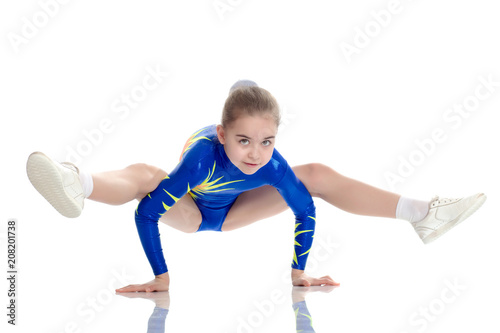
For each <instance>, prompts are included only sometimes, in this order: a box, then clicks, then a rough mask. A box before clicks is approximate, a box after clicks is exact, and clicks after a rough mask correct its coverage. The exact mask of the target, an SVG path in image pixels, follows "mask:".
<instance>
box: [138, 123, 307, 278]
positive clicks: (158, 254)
mask: <svg viewBox="0 0 500 333" xmlns="http://www.w3.org/2000/svg"><path fill="white" fill-rule="evenodd" d="M264 185H271V186H274V187H275V188H276V189H277V190H278V192H279V193H280V194H281V195H282V196H283V198H284V199H285V201H286V203H287V204H288V206H289V207H290V208H291V209H292V211H293V213H294V214H295V245H294V254H293V261H292V268H296V269H301V270H303V269H305V265H306V261H307V256H308V254H309V251H310V249H311V245H312V241H313V235H314V228H315V224H316V209H315V206H314V202H313V200H312V197H311V195H310V194H309V192H308V191H307V189H306V187H305V186H304V184H302V182H301V181H300V180H299V179H298V178H297V177H296V176H295V174H294V173H293V171H292V169H291V167H290V166H289V165H288V163H287V162H286V160H285V159H284V158H283V157H282V156H281V155H280V153H278V151H277V150H276V149H274V151H273V155H272V158H271V160H270V161H269V162H268V163H267V164H266V165H264V166H263V167H261V168H260V169H259V170H258V171H257V172H255V173H254V174H252V175H247V174H244V173H243V172H241V170H239V169H238V168H237V167H236V166H235V165H234V164H233V163H232V162H231V161H230V160H229V158H228V157H227V155H226V152H225V151H224V146H223V145H222V144H221V143H220V142H219V140H218V138H217V132H216V125H211V126H208V127H205V128H203V129H201V130H199V131H197V132H196V133H194V134H193V135H192V136H191V137H190V138H189V139H188V141H187V143H186V145H185V147H184V149H183V152H182V155H181V159H180V162H179V164H177V166H176V167H175V168H174V170H173V171H172V172H171V173H170V174H169V175H168V176H167V177H165V179H163V180H162V181H161V183H160V184H159V185H158V187H157V188H156V189H155V190H154V191H152V192H151V193H149V194H148V195H147V196H146V197H144V198H143V199H142V200H141V202H140V203H139V205H138V207H137V209H136V213H135V221H136V226H137V231H138V233H139V237H140V239H141V243H142V246H143V248H144V251H145V252H146V256H147V258H148V260H149V263H150V265H151V267H152V268H153V272H154V274H155V275H159V274H163V273H165V272H167V271H168V269H167V265H166V263H165V259H164V256H163V251H162V248H161V242H160V233H159V229H158V220H159V219H160V218H161V216H162V215H163V214H165V212H167V211H168V210H169V209H170V208H171V207H172V206H173V205H174V204H175V203H176V202H177V200H179V199H180V198H181V197H182V196H184V195H185V194H186V193H189V194H190V195H191V197H192V198H193V199H194V202H195V203H196V205H197V206H198V208H199V210H200V213H201V215H202V223H201V225H200V228H199V230H198V231H204V230H214V231H221V227H222V224H223V223H224V219H225V217H226V215H227V213H228V212H229V209H230V208H231V206H232V205H233V203H234V202H235V200H236V198H237V197H238V195H239V194H241V193H242V192H245V191H249V190H251V189H254V188H257V187H260V186H264Z"/></svg>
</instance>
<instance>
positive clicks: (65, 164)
mask: <svg viewBox="0 0 500 333" xmlns="http://www.w3.org/2000/svg"><path fill="white" fill-rule="evenodd" d="M61 165H63V166H65V167H66V168H68V169H72V170H74V171H76V173H77V174H80V170H79V169H78V167H77V166H76V165H74V164H73V163H71V162H61Z"/></svg>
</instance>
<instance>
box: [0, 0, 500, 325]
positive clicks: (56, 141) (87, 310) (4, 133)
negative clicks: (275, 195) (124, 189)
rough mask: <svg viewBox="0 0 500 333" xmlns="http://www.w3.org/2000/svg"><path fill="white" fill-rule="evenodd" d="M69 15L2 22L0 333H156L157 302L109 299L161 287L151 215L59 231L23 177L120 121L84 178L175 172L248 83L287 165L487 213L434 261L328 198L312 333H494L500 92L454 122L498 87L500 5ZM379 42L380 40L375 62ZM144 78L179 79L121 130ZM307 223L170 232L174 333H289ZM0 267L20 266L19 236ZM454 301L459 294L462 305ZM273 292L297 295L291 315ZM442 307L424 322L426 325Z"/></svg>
mask: <svg viewBox="0 0 500 333" xmlns="http://www.w3.org/2000/svg"><path fill="white" fill-rule="evenodd" d="M46 3H51V4H52V5H51V6H52V7H50V6H49V7H48V8H51V9H50V10H52V12H51V16H50V17H49V16H48V15H47V14H43V9H42V5H41V4H46ZM54 3H56V2H54V1H52V2H50V1H48V0H45V1H44V0H41V1H26V0H23V1H15V2H12V1H9V2H8V4H7V2H2V4H1V5H0V22H1V36H2V41H1V43H0V52H1V53H0V56H1V62H0V73H1V74H0V89H1V90H0V91H1V98H0V110H1V122H0V124H1V131H0V135H1V140H0V144H1V152H2V155H1V156H2V157H1V164H0V168H1V172H0V180H1V189H2V191H1V192H0V220H1V221H2V224H1V225H2V226H3V227H2V230H0V233H1V234H5V232H6V222H7V221H8V219H9V218H17V220H18V221H19V229H18V233H19V236H18V249H19V253H18V259H19V261H18V264H19V279H18V287H17V288H18V299H17V300H18V309H17V314H18V326H16V327H12V326H11V325H8V324H7V323H6V321H7V317H6V316H5V314H6V312H7V310H6V309H5V308H6V304H7V301H8V300H7V296H6V294H7V283H6V280H5V279H1V280H2V283H0V290H1V292H0V295H2V296H1V300H0V304H1V308H2V309H3V310H2V311H1V313H2V315H1V316H0V318H2V320H1V324H0V325H1V326H0V327H2V329H1V330H2V332H4V328H8V331H9V332H11V331H12V332H29V331H34V330H36V331H37V332H109V331H115V332H119V331H125V330H126V331H127V332H128V331H136V332H144V331H146V330H147V323H148V319H149V316H150V315H151V313H152V310H153V307H154V303H152V302H151V301H149V300H143V299H139V300H131V299H128V298H124V297H121V296H114V295H113V296H111V292H109V291H108V288H110V289H113V288H117V287H120V286H122V285H123V283H121V282H120V281H117V280H116V278H115V275H116V274H121V273H123V272H126V277H125V278H122V279H125V280H127V281H126V282H127V283H141V282H146V281H148V280H150V279H151V278H152V272H151V269H150V267H149V265H148V263H147V260H146V258H145V256H144V254H143V252H142V248H141V246H140V243H139V240H138V237H137V233H136V230H135V224H134V221H133V216H132V213H133V210H134V209H135V207H136V203H135V202H131V203H129V204H126V205H123V206H120V207H115V206H106V205H103V204H98V203H95V202H90V201H87V202H86V204H85V205H86V206H85V210H84V212H83V214H82V215H81V216H80V217H79V218H78V219H73V220H70V219H66V218H64V217H62V216H60V215H59V214H58V213H57V212H56V211H55V210H54V209H53V208H52V207H51V206H50V205H49V204H48V203H47V202H46V201H45V200H44V199H43V198H42V197H41V196H40V195H39V194H38V193H37V192H36V190H35V189H34V188H33V187H32V186H31V184H30V183H29V181H28V178H27V176H26V172H25V164H26V159H27V157H28V155H29V154H30V153H31V152H33V151H37V150H39V151H43V152H45V153H46V154H48V155H50V156H52V157H53V158H55V159H57V160H61V161H62V160H65V159H67V154H68V150H69V149H70V148H71V149H76V147H78V145H80V146H81V145H84V143H82V142H84V141H85V140H87V139H86V137H85V135H84V131H87V132H92V131H93V130H95V129H96V128H98V127H99V124H100V123H101V122H102V121H103V119H109V121H110V122H111V123H112V126H113V127H112V130H109V131H108V132H109V133H106V134H103V136H102V137H101V138H99V137H98V136H95V137H94V139H95V140H98V141H95V142H96V143H95V144H93V145H92V146H91V148H90V151H88V154H87V156H84V158H83V159H82V161H81V162H80V163H79V166H80V167H81V168H83V169H85V170H87V171H90V172H97V171H105V170H113V169H120V168H123V167H125V166H127V165H129V164H132V163H136V162H145V163H150V164H153V165H157V166H159V167H161V168H163V169H165V170H166V171H170V170H171V169H173V167H174V166H175V164H176V162H177V160H178V157H179V154H180V151H181V148H182V145H183V144H184V142H185V140H186V138H187V137H188V136H189V135H190V134H191V133H193V132H194V131H195V130H197V129H199V128H201V127H203V126H206V125H209V124H213V123H217V122H219V119H220V114H221V110H222V106H223V103H224V100H225V98H226V96H227V92H228V89H229V87H230V86H231V85H232V84H233V82H234V81H236V80H238V79H243V78H248V79H252V80H255V81H256V82H257V83H259V85H260V86H262V87H264V88H266V89H268V90H269V91H271V92H272V93H273V94H274V95H275V96H276V98H277V99H278V101H279V102H280V104H281V106H282V108H283V110H284V111H285V110H286V112H285V116H284V120H285V123H286V124H285V125H286V126H285V127H283V128H281V129H280V133H279V136H278V141H277V149H278V150H279V151H280V152H281V153H282V154H283V155H284V156H285V158H287V160H288V161H289V163H290V164H291V165H297V164H303V163H309V162H321V163H324V164H327V165H329V166H331V167H332V168H334V169H336V170H337V171H339V172H340V173H343V174H345V175H348V176H350V177H353V178H356V179H359V180H361V181H364V182H367V183H370V184H372V185H375V186H377V187H381V188H384V189H388V190H393V191H396V192H398V193H402V194H404V195H407V196H410V197H415V198H419V199H430V198H431V197H432V196H433V195H435V194H438V195H441V196H445V197H446V196H451V197H458V196H465V195H471V194H473V193H476V192H484V193H486V194H487V195H488V200H487V201H486V203H485V205H484V206H483V207H482V208H481V209H480V210H479V211H478V212H476V213H475V214H474V215H473V216H472V217H471V218H470V219H468V220H467V221H466V222H464V223H463V224H462V225H460V226H459V227H457V228H456V229H454V230H453V231H452V232H450V233H449V234H447V235H446V236H445V237H443V238H442V239H439V240H438V241H437V242H436V243H433V244H430V245H428V246H424V245H422V243H421V241H420V240H419V239H418V237H417V236H416V234H415V233H414V232H413V230H412V228H411V226H410V225H408V224H407V223H406V222H403V221H397V220H388V219H381V218H371V217H363V216H356V215H351V214H348V213H345V212H343V211H341V210H339V209H337V208H335V207H332V206H330V205H328V204H326V203H324V202H322V201H321V200H319V199H317V200H315V203H316V206H317V216H318V224H317V236H316V242H315V245H314V246H315V247H314V249H313V253H314V251H316V253H317V257H316V258H315V255H311V257H310V260H309V264H310V269H309V273H310V274H311V275H317V276H322V275H326V274H329V275H331V276H332V277H333V278H334V279H335V280H336V281H339V282H340V283H341V287H339V288H336V289H335V290H333V291H332V292H330V293H322V292H313V293H310V294H308V295H307V298H306V299H307V305H308V307H309V311H310V313H311V315H312V319H313V323H314V328H315V330H316V332H332V331H335V332H360V331H367V330H370V331H374V332H394V333H400V332H444V331H446V332H451V331H456V332H466V331H471V330H474V331H482V330H484V331H488V332H493V331H498V329H499V328H500V324H499V323H498V320H496V319H495V318H496V316H497V315H498V312H499V311H500V305H499V303H498V297H499V296H500V294H499V292H500V290H499V286H498V281H499V279H500V273H499V272H498V270H497V269H496V266H497V262H498V260H497V255H498V253H499V251H500V245H499V244H500V242H498V234H499V232H500V227H499V226H498V216H497V215H495V213H494V211H495V207H496V206H497V204H496V202H497V200H498V196H499V194H500V191H499V189H498V185H499V181H498V180H499V179H498V169H499V166H500V165H499V162H498V158H497V156H496V155H497V152H498V147H497V145H498V142H500V136H499V134H498V133H499V132H498V129H497V127H498V124H499V120H500V116H499V115H498V108H499V105H500V97H499V95H500V86H496V87H494V88H493V90H494V91H493V92H492V93H490V95H489V97H488V98H486V99H484V100H482V101H480V102H479V105H478V106H477V108H475V110H474V111H473V112H471V113H470V114H469V116H468V117H467V118H464V119H462V121H461V122H460V123H458V122H457V123H451V122H447V121H446V120H445V119H444V118H443V115H445V114H446V112H447V110H448V109H449V108H452V107H453V105H455V104H462V103H463V102H464V100H466V99H467V98H469V99H468V100H471V99H470V97H471V96H474V94H475V91H476V88H477V87H478V86H480V85H481V82H480V80H479V77H481V76H482V77H484V78H488V77H490V78H491V80H492V81H494V82H500V69H499V65H498V59H500V47H499V44H498V34H497V32H498V31H500V30H499V28H500V21H499V20H498V10H497V8H495V7H494V6H495V5H494V4H493V2H491V1H487V0H479V1H451V0H450V1H429V0H419V1H409V0H401V2H399V5H398V6H396V7H397V8H398V11H397V13H395V14H392V15H391V18H390V20H389V19H388V18H387V16H386V17H385V22H384V25H385V26H383V27H380V24H379V25H378V26H377V24H376V23H374V22H376V20H375V18H374V16H373V15H371V14H370V13H371V12H372V11H374V12H375V13H381V12H380V11H381V10H385V9H387V8H388V7H389V6H391V5H390V3H391V2H390V1H356V2H353V1H336V2H332V1H308V2H304V1H264V0H242V1H232V2H229V3H230V4H228V5H227V6H230V9H231V10H227V11H225V12H223V13H222V14H221V12H218V11H217V10H216V9H215V7H214V2H212V1H211V0H206V1H154V0H146V1H105V2H103V1H92V0H90V1H76V0H75V1H68V3H66V4H59V5H58V8H56V7H54ZM221 3H227V2H226V1H225V0H224V1H221ZM45 7H47V6H45ZM44 15H45V16H44ZM379 16H380V15H379ZM44 17H45V18H48V19H47V20H46V21H44ZM36 20H38V21H36ZM34 21H36V22H35V23H37V24H38V25H39V26H40V27H39V28H36V30H33V29H32V30H31V31H30V30H29V28H27V27H26V25H27V24H28V23H26V22H31V23H32V24H33V22H34ZM366 27H368V28H370V27H371V29H376V28H377V27H379V28H380V31H377V30H371V34H372V37H368V38H369V42H368V41H367V40H366V38H365V39H364V42H365V44H366V45H360V44H359V43H360V42H362V41H363V40H362V37H360V34H359V31H360V30H363V29H365V28H366ZM23 33H24V34H25V37H23ZM29 33H31V35H29ZM26 34H28V35H26ZM13 36H17V37H13ZM26 37H29V38H26ZM15 38H17V40H18V41H19V40H21V39H20V38H25V39H24V40H23V42H22V43H20V44H16V43H13V42H12V41H13V40H15ZM355 42H357V43H358V46H362V47H359V48H358V51H359V52H358V53H356V54H353V55H352V56H351V57H350V62H349V61H348V59H347V57H346V56H345V55H344V54H343V52H342V50H341V45H342V43H348V44H351V45H353V46H355ZM146 68H152V69H155V68H158V69H160V70H161V71H162V72H168V74H169V75H168V77H165V78H164V79H163V81H162V82H161V84H159V85H158V87H157V88H156V89H154V90H153V91H150V92H148V94H147V96H145V99H144V100H143V101H141V102H140V103H138V105H137V107H135V108H133V109H130V112H129V114H127V115H126V116H124V114H123V113H121V114H119V113H115V112H113V105H114V103H116V101H117V100H118V101H119V100H120V98H121V96H122V95H123V94H130V93H131V92H132V91H133V89H138V88H137V87H138V86H140V85H141V83H142V81H143V79H144V77H146V75H147V74H148V72H147V70H146ZM481 89H482V90H481V92H483V93H486V91H487V90H485V89H484V88H481ZM120 115H121V116H122V117H121V118H120ZM453 124H455V125H456V126H455V127H452V125H453ZM436 128H440V129H441V130H442V131H443V133H444V135H445V138H446V140H444V142H440V143H437V144H435V147H434V148H433V150H429V152H428V154H427V155H423V153H420V155H419V156H420V157H422V156H425V157H424V158H423V159H422V158H421V159H420V160H418V154H419V153H418V152H416V151H417V150H418V146H417V145H416V143H415V141H416V140H419V141H422V140H428V139H429V138H431V135H432V132H433V130H435V129H436ZM94 133H95V132H94ZM429 147H430V146H429ZM429 149H430V148H429ZM412 154H413V155H412ZM410 156H413V157H414V158H417V161H418V162H421V163H420V165H417V166H415V168H414V171H413V173H412V174H411V175H409V176H408V177H404V180H405V181H404V182H400V183H397V184H396V186H395V187H394V188H392V187H391V186H390V185H389V183H388V182H387V180H386V178H385V175H386V173H387V172H392V173H394V174H397V173H398V166H399V164H400V163H401V162H400V158H404V159H407V160H408V159H409V157H410ZM293 224H294V223H293V214H291V212H286V213H283V214H281V215H279V216H277V217H274V218H270V219H267V220H265V221H261V222H259V223H256V224H254V225H252V226H249V227H246V228H243V229H240V230H237V231H234V232H231V233H227V234H225V233H214V232H206V233H198V234H182V233H180V232H178V231H176V230H173V229H170V228H168V227H167V226H164V225H162V226H160V231H161V233H162V242H163V247H164V250H165V255H166V258H167V263H168V265H169V269H170V276H171V291H170V298H171V300H170V301H171V303H170V313H169V314H168V316H167V320H166V331H169V332H193V331H200V330H203V331H204V332H250V331H252V332H276V331H280V332H294V330H295V319H294V313H293V310H292V298H291V297H290V295H291V291H292V288H291V284H290V282H289V281H286V280H284V279H283V278H282V276H283V275H284V276H285V277H286V276H287V274H288V272H289V264H290V262H291V251H292V237H293ZM318 240H322V241H323V244H325V243H328V242H330V243H331V244H335V246H334V247H333V248H334V251H333V250H332V248H322V247H321V246H320V241H318ZM1 248H2V250H1V252H2V253H1V255H0V257H1V258H2V259H1V261H2V263H1V264H0V265H1V266H2V267H5V266H6V261H7V259H6V257H7V254H6V242H5V238H3V239H2V247H1ZM328 250H330V252H328ZM325 254H328V256H327V255H325ZM314 262H316V265H313V264H314ZM4 269H5V272H6V270H7V269H6V268H4ZM5 274H6V273H5ZM447 281H448V282H447ZM449 283H452V284H453V283H455V284H459V285H460V286H461V287H460V288H462V289H458V291H455V294H454V293H452V292H451V291H450V290H448V289H447V288H448V285H449ZM109 286H111V287H109ZM273 293H278V294H280V293H281V295H283V296H282V298H280V301H279V302H276V301H271V300H272V297H271V295H272V294H273ZM443 295H445V300H447V302H444V301H443V299H442V297H443ZM452 296H453V297H452ZM92 299H94V302H95V303H92ZM450 299H452V300H450ZM90 304H94V305H93V306H91V305H90ZM259 304H261V306H259ZM262 304H265V305H262ZM429 307H430V308H431V310H429V311H430V312H429V313H430V317H427V318H428V319H423V318H425V317H422V316H421V315H418V313H419V311H423V310H422V309H425V308H429ZM412 320H413V321H412ZM416 320H418V321H417V322H416ZM242 322H246V323H247V324H248V323H250V324H252V325H253V326H247V328H242V326H241V325H242V324H241V323H242ZM71 325H74V326H73V328H71V327H72V326H71ZM248 327H250V328H248Z"/></svg>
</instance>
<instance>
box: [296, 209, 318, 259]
mask: <svg viewBox="0 0 500 333" xmlns="http://www.w3.org/2000/svg"><path fill="white" fill-rule="evenodd" d="M308 217H310V218H312V219H313V220H314V221H316V219H315V218H314V217H312V216H308ZM301 224H302V223H296V224H295V230H297V227H298V226H299V225H301ZM312 231H314V230H302V231H297V232H295V236H294V237H295V238H297V236H298V235H300V234H303V233H304V232H312ZM311 237H314V235H313V236H311ZM295 245H298V246H302V245H301V244H300V243H299V242H297V239H295ZM309 251H311V249H310V248H309V249H308V250H307V251H306V252H304V253H302V254H301V255H299V257H301V256H303V255H306V254H308V253H309ZM293 262H294V263H295V264H298V261H297V251H296V250H295V248H294V250H293Z"/></svg>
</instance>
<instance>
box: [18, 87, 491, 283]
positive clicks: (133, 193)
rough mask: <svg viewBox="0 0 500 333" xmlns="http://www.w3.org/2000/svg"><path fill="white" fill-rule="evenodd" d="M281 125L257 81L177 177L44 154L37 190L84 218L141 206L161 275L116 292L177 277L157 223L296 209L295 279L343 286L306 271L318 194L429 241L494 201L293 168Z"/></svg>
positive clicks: (243, 218)
mask: <svg viewBox="0 0 500 333" xmlns="http://www.w3.org/2000/svg"><path fill="white" fill-rule="evenodd" d="M279 124H280V113H279V106H278V103H277V101H276V99H275V98H274V97H273V96H272V95H271V94H270V93H269V92H268V91H267V90H265V89H263V88H260V87H259V86H257V84H256V83H255V82H252V81H248V80H243V81H238V82H236V83H235V84H234V85H233V86H232V87H231V89H230V93H229V96H228V97H227V99H226V102H225V105H224V109H223V113H222V121H221V124H220V125H211V126H208V127H205V128H203V129H200V130H198V131H197V132H195V133H194V134H193V135H192V136H191V137H190V138H189V139H188V141H187V142H186V145H185V146H184V149H183V150H182V154H181V158H180V162H179V164H178V165H177V166H176V167H175V168H174V169H173V171H172V172H171V173H170V174H167V173H166V172H165V171H163V170H161V169H159V168H157V167H154V166H150V165H146V164H134V165H131V166H129V167H127V168H125V169H123V170H118V171H110V172H103V173H96V174H92V175H90V174H88V173H86V172H83V171H81V170H78V168H76V166H74V165H72V164H70V163H67V162H63V163H61V164H60V163H57V162H55V161H53V160H51V159H50V158H48V157H47V156H45V155H44V154H42V153H40V152H35V153H33V154H31V155H30V156H29V158H28V162H27V173H28V177H29V179H30V181H31V183H32V184H33V186H34V187H35V188H36V189H37V190H38V191H39V192H40V193H41V194H42V195H43V196H44V197H45V198H46V199H47V200H48V201H49V203H51V204H52V206H54V208H55V209H57V210H58V211H59V212H60V213H61V214H62V215H64V216H67V217H77V216H79V215H80V213H81V211H82V209H83V201H84V198H88V199H91V200H95V201H100V202H104V203H107V204H114V205H119V204H123V203H126V202H129V201H131V200H133V199H138V200H140V202H139V205H138V207H137V209H136V212H135V221H136V226H137V231H138V233H139V237H140V240H141V243H142V246H143V248H144V251H145V253H146V256H147V258H148V260H149V263H150V264H151V267H152V269H153V272H154V275H155V278H154V279H153V280H152V281H150V282H147V283H144V284H140V285H129V286H126V287H123V288H120V289H117V291H118V292H130V291H147V292H149V291H166V290H168V288H169V275H168V269H167V265H166V263H165V259H164V257H163V252H162V248H161V242H160V235H159V229H158V221H161V222H163V223H165V224H167V225H169V226H171V227H173V228H175V229H178V230H181V231H184V232H197V231H203V230H214V231H229V230H234V229H237V228H241V227H243V226H246V225H249V224H251V223H253V222H256V221H258V220H261V219H265V218H267V217H270V216H273V215H276V214H279V213H281V212H283V211H284V210H286V209H287V206H288V207H290V208H291V209H292V211H293V212H294V214H295V245H294V253H293V260H292V273H291V275H292V283H293V285H296V286H310V285H322V284H326V285H338V283H336V282H335V281H334V280H333V279H332V278H331V277H330V276H324V277H321V278H314V277H311V276H308V275H306V274H305V273H304V269H305V266H306V261H307V256H308V254H309V250H310V248H311V245H312V241H313V235H314V229H315V223H316V216H315V206H314V202H313V200H312V196H314V197H319V198H322V199H323V200H325V201H327V202H329V203H330V204H332V205H334V206H336V207H338V208H340V209H343V210H345V211H348V212H351V213H354V214H360V215H368V216H377V217H388V218H398V219H403V220H407V221H409V222H410V223H411V224H412V226H413V227H414V228H415V231H416V232H417V234H418V235H419V236H420V238H421V239H422V241H423V242H424V243H429V242H431V241H433V240H435V239H436V238H438V237H439V236H441V235H442V234H444V233H445V232H447V231H448V230H450V229H451V228H452V227H453V226H455V225H457V224H458V223H460V222H461V221H463V220H464V219H465V218H467V217H468V216H469V215H471V214H472V213H473V212H474V211H476V210H477V209H478V208H479V207H480V206H481V205H482V204H483V203H484V201H485V200H486V196H485V195H484V194H476V195H473V196H470V197H467V198H462V199H439V198H437V197H436V198H433V199H432V200H431V201H430V202H423V201H418V200H413V199H410V198H406V197H402V196H400V195H398V194H394V193H390V192H387V191H384V190H381V189H378V188H375V187H372V186H370V185H367V184H364V183H361V182H359V181H356V180H354V179H350V178H347V177H345V176H343V175H340V174H338V173H337V172H335V171H334V170H333V169H331V168H330V167H328V166H326V165H322V164H317V163H313V164H306V165H300V166H296V167H293V168H292V167H290V166H289V165H288V163H287V162H286V160H285V159H284V158H283V156H281V155H280V154H279V153H278V151H277V150H276V149H275V148H274V145H275V141H276V135H277V132H278V126H279Z"/></svg>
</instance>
